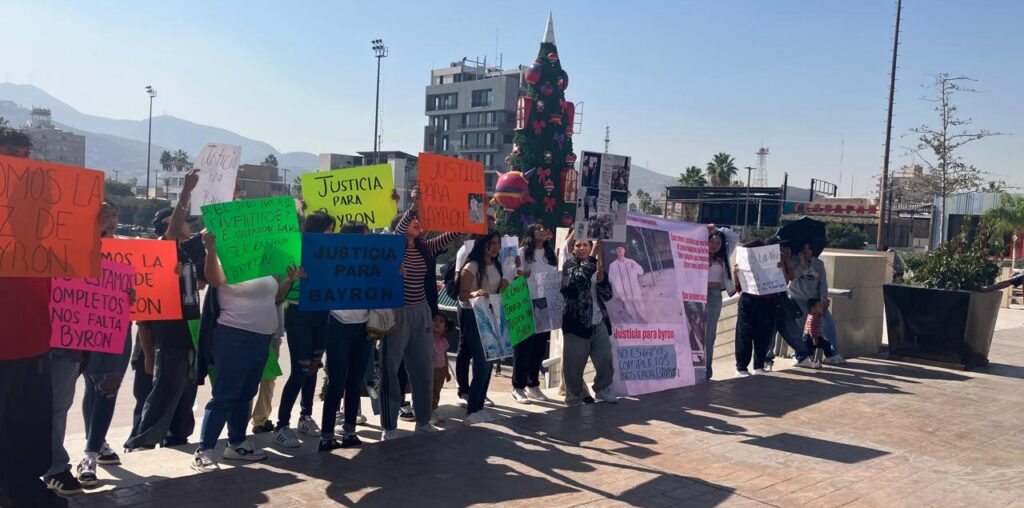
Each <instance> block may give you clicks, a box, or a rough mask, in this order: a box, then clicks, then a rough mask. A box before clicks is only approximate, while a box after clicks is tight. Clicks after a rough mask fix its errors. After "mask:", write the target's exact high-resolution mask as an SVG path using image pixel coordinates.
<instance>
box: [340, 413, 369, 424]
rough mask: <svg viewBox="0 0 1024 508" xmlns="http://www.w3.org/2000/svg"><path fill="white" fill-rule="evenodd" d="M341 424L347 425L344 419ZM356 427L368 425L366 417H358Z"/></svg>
mask: <svg viewBox="0 0 1024 508" xmlns="http://www.w3.org/2000/svg"><path fill="white" fill-rule="evenodd" d="M341 423H345V419H344V418H342V421H341ZM356 425H366V417H365V416H363V415H356Z"/></svg>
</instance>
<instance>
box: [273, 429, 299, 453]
mask: <svg viewBox="0 0 1024 508" xmlns="http://www.w3.org/2000/svg"><path fill="white" fill-rule="evenodd" d="M274 444H276V445H278V446H283V447H285V448H298V447H299V446H300V443H299V438H298V437H297V436H296V435H295V431H294V430H292V428H291V427H281V428H280V429H277V430H276V431H274Z"/></svg>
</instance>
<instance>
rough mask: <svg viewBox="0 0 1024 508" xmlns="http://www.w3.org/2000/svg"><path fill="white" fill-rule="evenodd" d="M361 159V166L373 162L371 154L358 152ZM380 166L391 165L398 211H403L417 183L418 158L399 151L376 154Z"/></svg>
mask: <svg viewBox="0 0 1024 508" xmlns="http://www.w3.org/2000/svg"><path fill="white" fill-rule="evenodd" d="M358 153H359V155H361V156H362V157H363V164H362V165H367V163H368V161H373V152H372V151H370V152H358ZM377 157H378V159H379V160H380V162H381V164H383V163H387V164H390V165H391V175H392V176H394V178H395V191H396V192H397V193H398V209H399V210H405V208H406V207H408V206H409V202H410V199H411V198H412V190H413V189H415V188H416V184H417V183H418V182H419V172H418V171H417V163H418V162H419V158H418V157H416V156H415V155H412V154H408V153H405V152H399V151H394V150H393V151H388V152H383V151H382V152H377Z"/></svg>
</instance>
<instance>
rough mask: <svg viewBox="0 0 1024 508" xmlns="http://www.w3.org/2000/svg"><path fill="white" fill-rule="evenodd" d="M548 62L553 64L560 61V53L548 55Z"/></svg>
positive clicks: (553, 52)
mask: <svg viewBox="0 0 1024 508" xmlns="http://www.w3.org/2000/svg"><path fill="white" fill-rule="evenodd" d="M548 61H549V62H551V63H555V62H557V61H558V53H557V52H555V51H552V52H550V53H548Z"/></svg>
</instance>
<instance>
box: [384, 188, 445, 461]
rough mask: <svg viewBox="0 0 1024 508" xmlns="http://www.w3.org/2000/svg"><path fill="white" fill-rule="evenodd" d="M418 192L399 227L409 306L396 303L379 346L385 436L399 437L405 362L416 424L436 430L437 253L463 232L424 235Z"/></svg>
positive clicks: (397, 225) (425, 429) (405, 288)
mask: <svg viewBox="0 0 1024 508" xmlns="http://www.w3.org/2000/svg"><path fill="white" fill-rule="evenodd" d="M418 198H419V192H418V191H413V193H412V199H413V204H412V206H411V207H409V209H408V210H406V211H405V213H403V214H402V215H401V217H400V218H399V219H398V221H397V224H395V227H394V228H392V229H393V230H394V231H395V232H396V233H398V234H400V235H405V239H406V245H405V256H404V257H403V258H402V269H401V274H402V282H403V287H402V289H403V291H404V293H405V294H404V298H405V306H404V307H402V308H400V309H396V311H397V312H396V314H397V317H398V325H397V326H396V329H395V331H394V332H393V333H392V334H391V335H388V336H387V337H385V338H384V343H383V346H382V350H381V385H382V386H381V389H382V391H383V393H385V394H387V395H386V396H385V397H386V399H385V403H384V404H383V407H382V408H381V409H382V411H381V427H383V428H384V433H383V434H382V436H381V439H382V440H385V441H386V440H389V439H393V438H394V437H395V429H397V428H398V411H399V407H400V406H401V404H402V391H401V389H400V388H399V384H398V369H399V368H400V367H401V365H402V362H403V360H404V362H405V370H406V372H407V373H408V374H409V384H410V385H412V405H413V410H414V412H415V413H416V430H417V431H419V432H429V433H433V432H437V431H438V429H437V428H436V427H434V426H433V425H432V424H431V423H430V415H431V409H430V406H431V402H432V399H433V390H434V343H433V337H432V336H431V332H430V329H431V326H432V320H433V316H434V313H435V312H436V311H437V274H436V273H435V271H434V264H435V260H436V259H437V255H438V254H440V253H442V252H444V251H445V250H446V249H448V246H449V245H450V244H451V243H452V241H454V240H455V239H456V238H458V237H459V236H460V234H459V233H443V234H440V235H438V236H435V237H432V238H425V234H424V232H423V229H422V228H421V227H420V221H419V219H418V218H417V215H416V213H417V209H418V208H419V206H418V203H417V202H416V200H417V199H418Z"/></svg>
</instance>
